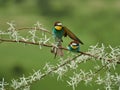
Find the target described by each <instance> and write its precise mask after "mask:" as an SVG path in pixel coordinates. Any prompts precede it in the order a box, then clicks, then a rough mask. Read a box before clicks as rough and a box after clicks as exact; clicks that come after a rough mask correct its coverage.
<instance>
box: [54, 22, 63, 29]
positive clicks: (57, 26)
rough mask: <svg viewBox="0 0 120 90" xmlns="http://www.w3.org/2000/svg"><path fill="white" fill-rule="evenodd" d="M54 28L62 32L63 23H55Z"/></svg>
mask: <svg viewBox="0 0 120 90" xmlns="http://www.w3.org/2000/svg"><path fill="white" fill-rule="evenodd" d="M54 27H55V29H56V30H62V23H61V22H55V23H54Z"/></svg>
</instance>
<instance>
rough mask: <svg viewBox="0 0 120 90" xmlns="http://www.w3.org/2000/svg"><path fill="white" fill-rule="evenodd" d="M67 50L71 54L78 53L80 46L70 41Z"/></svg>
mask: <svg viewBox="0 0 120 90" xmlns="http://www.w3.org/2000/svg"><path fill="white" fill-rule="evenodd" d="M68 50H69V51H72V52H78V53H79V52H80V44H79V42H78V41H71V42H70V44H69V45H68Z"/></svg>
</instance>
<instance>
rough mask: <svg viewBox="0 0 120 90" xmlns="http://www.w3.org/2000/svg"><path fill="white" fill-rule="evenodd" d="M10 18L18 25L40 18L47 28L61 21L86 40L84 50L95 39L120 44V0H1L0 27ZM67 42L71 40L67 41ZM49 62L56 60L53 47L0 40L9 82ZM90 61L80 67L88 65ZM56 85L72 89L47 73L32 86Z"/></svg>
mask: <svg viewBox="0 0 120 90" xmlns="http://www.w3.org/2000/svg"><path fill="white" fill-rule="evenodd" d="M9 21H15V23H16V25H17V27H18V28H20V27H33V26H34V24H35V23H36V22H37V21H39V22H40V23H42V24H43V25H44V27H45V28H47V29H48V30H51V29H52V27H53V23H54V22H55V21H61V22H62V23H63V24H64V25H65V26H67V27H68V28H69V29H70V30H71V31H73V32H74V33H75V34H76V35H77V36H78V37H79V38H80V39H81V40H82V41H83V42H84V44H85V45H83V46H81V50H82V51H86V50H87V49H88V47H89V46H90V45H95V44H96V43H100V44H101V43H104V44H105V45H106V46H108V45H111V46H113V47H115V46H119V45H120V0H0V30H7V28H8V25H7V24H6V22H9ZM65 40H67V39H64V41H65ZM68 43H69V40H67V41H66V42H65V45H66V46H67V44H68ZM46 55H47V57H46ZM48 57H49V58H48ZM46 62H50V63H52V64H55V63H56V62H57V60H54V59H53V55H52V54H51V53H50V48H46V47H43V49H42V50H40V49H39V47H38V46H33V45H23V44H15V43H1V44H0V79H2V78H3V77H4V78H5V80H6V81H8V82H10V80H11V79H13V78H18V77H20V76H22V75H23V74H25V75H26V76H28V75H29V74H30V73H33V72H32V69H34V70H38V69H40V68H42V67H43V66H44V64H45V63H46ZM91 64H92V63H91ZM91 64H89V65H87V67H84V65H83V66H81V67H82V68H83V69H84V68H88V69H89V68H90V67H91V66H92V65H91ZM64 79H66V78H64ZM97 87H99V86H85V85H84V84H82V83H81V84H80V85H79V86H78V87H77V88H76V90H96V88H97ZM100 88H103V87H100ZM56 89H57V90H72V88H71V87H69V86H67V84H66V82H65V80H60V81H57V80H56V76H55V77H52V76H47V77H46V78H45V79H43V80H41V81H39V82H37V83H34V84H33V85H32V86H31V90H56Z"/></svg>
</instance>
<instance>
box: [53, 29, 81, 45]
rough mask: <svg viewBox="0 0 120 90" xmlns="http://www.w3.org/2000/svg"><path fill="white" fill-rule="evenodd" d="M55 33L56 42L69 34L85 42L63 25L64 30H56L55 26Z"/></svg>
mask: <svg viewBox="0 0 120 90" xmlns="http://www.w3.org/2000/svg"><path fill="white" fill-rule="evenodd" d="M53 35H54V37H55V41H56V42H59V41H60V40H61V41H62V37H63V36H64V37H66V36H67V35H68V36H69V37H70V38H71V39H73V40H75V41H78V42H79V43H81V44H83V42H82V41H81V40H80V39H79V38H78V37H77V36H76V35H75V34H73V33H72V32H71V31H70V30H69V29H68V28H66V27H62V30H56V29H55V28H53Z"/></svg>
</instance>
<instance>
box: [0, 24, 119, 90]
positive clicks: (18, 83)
mask: <svg viewBox="0 0 120 90" xmlns="http://www.w3.org/2000/svg"><path fill="white" fill-rule="evenodd" d="M8 24H9V25H10V28H9V29H8V30H10V33H11V35H13V38H14V39H2V38H0V42H12V43H24V44H31V45H39V46H45V47H55V46H54V45H52V44H50V43H49V44H46V43H43V42H42V41H41V42H36V41H35V42H33V41H34V40H35V37H33V41H31V40H24V39H26V38H24V39H20V38H18V36H19V34H18V32H17V31H21V30H35V31H36V30H40V31H42V32H45V33H49V34H51V35H52V33H51V32H50V31H48V30H47V29H45V28H42V27H41V24H39V22H37V24H36V26H35V27H34V28H29V27H27V28H19V29H17V28H15V27H14V24H11V23H8ZM31 33H32V35H33V36H35V35H36V34H35V32H31ZM0 34H1V35H2V34H3V35H4V34H8V35H10V34H9V33H6V32H2V31H1V32H0ZM17 35H18V36H17ZM45 38H46V36H45ZM45 40H46V39H45ZM56 48H57V47H56ZM95 48H96V47H95ZM61 49H63V50H66V51H69V50H68V49H67V48H64V47H62V48H61ZM111 49H112V47H111ZM102 50H103V51H102ZM93 51H94V49H93ZM97 51H98V54H97V53H96V52H95V54H94V53H91V52H82V51H80V52H79V53H78V54H76V55H74V56H73V57H71V58H67V59H66V60H64V62H62V63H60V64H57V65H56V66H53V67H52V66H49V65H48V67H49V68H48V70H47V71H45V72H44V73H41V72H40V71H37V72H35V73H34V74H33V75H32V76H29V77H27V78H25V77H22V78H20V80H13V81H12V83H10V84H9V85H11V86H12V87H13V88H14V89H20V88H24V87H26V86H27V87H26V88H28V89H27V90H29V86H30V84H32V83H33V82H36V81H39V80H41V79H42V78H44V77H46V76H48V75H49V74H52V73H55V72H59V69H60V70H61V68H63V71H64V67H69V68H72V67H74V62H75V64H81V63H83V62H85V61H89V60H90V59H91V58H94V59H96V60H101V62H103V63H102V66H100V67H99V68H98V69H97V70H96V71H94V72H90V73H85V72H83V71H82V70H81V72H82V74H83V76H81V77H84V76H86V77H84V78H83V79H82V80H83V81H86V83H87V82H89V81H90V79H91V77H92V76H94V75H96V74H98V72H100V71H101V70H103V69H104V68H105V67H107V68H108V67H109V66H110V65H113V67H114V66H115V65H116V64H120V60H117V61H116V62H115V60H116V58H118V59H119V58H120V56H119V54H115V55H114V51H115V50H113V52H112V53H110V55H108V57H107V58H106V57H104V56H105V55H104V54H105V53H104V47H103V48H102V49H101V50H100V51H99V49H98V50H97ZM99 53H102V54H99ZM99 55H100V56H99ZM116 55H117V56H116ZM109 56H110V57H109ZM77 59H79V60H77ZM84 60H85V61H84ZM72 62H73V66H72V65H71V66H70V63H72ZM61 72H62V71H60V75H61ZM65 72H66V71H65ZM76 75H77V74H76ZM80 75H81V74H80ZM78 76H79V74H78ZM78 76H77V77H76V78H75V77H74V78H73V81H72V82H68V84H69V85H70V86H72V87H73V90H75V86H76V85H77V84H78V83H79V82H80V81H81V77H80V76H79V77H80V78H78ZM116 76H117V77H114V78H115V80H116V81H117V80H118V82H117V83H118V86H119V82H120V81H119V80H120V77H119V75H117V74H116ZM112 78H113V76H112ZM116 78H117V79H116ZM71 79H72V78H71ZM77 79H80V81H79V80H77ZM107 79H111V77H110V78H107ZM74 80H75V82H74ZM76 80H77V82H76ZM87 80H88V81H87ZM96 81H97V80H96ZM98 81H99V82H98V84H99V83H101V81H100V79H99V78H98ZM104 82H105V81H104ZM104 82H102V83H104ZM106 82H107V81H106ZM106 82H105V83H106ZM71 83H72V84H71ZM0 85H2V84H0ZM7 85H8V84H7ZM2 87H3V88H4V86H2ZM108 87H109V88H111V86H110V85H109V83H108V84H106V88H108ZM119 88H120V86H119ZM3 90H4V89H3ZM106 90H111V89H106Z"/></svg>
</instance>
